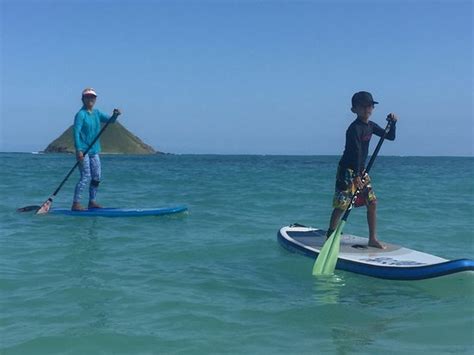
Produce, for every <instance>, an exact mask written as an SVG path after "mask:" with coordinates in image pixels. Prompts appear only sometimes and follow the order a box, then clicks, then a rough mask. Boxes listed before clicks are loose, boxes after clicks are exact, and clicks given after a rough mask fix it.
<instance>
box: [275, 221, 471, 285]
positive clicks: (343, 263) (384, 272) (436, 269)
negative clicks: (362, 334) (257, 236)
mask: <svg viewBox="0 0 474 355" xmlns="http://www.w3.org/2000/svg"><path fill="white" fill-rule="evenodd" d="M278 241H279V242H280V244H281V245H282V246H283V247H284V248H286V249H288V250H290V251H293V252H297V253H299V254H303V255H306V256H309V257H311V258H313V259H316V258H317V257H318V255H319V252H320V250H321V248H322V247H323V244H324V242H325V241H326V231H325V230H321V229H316V228H310V227H306V226H302V225H298V224H295V225H291V226H287V227H283V228H281V229H280V231H279V232H278ZM367 242H368V239H367V238H362V237H357V236H355V235H351V234H342V235H341V244H340V251H339V259H338V261H337V265H336V269H340V270H345V271H351V272H354V273H357V274H363V275H367V276H373V277H378V278H382V279H391V280H422V279H429V278H433V277H439V276H444V275H449V274H454V273H457V272H461V271H470V270H471V271H472V270H474V260H471V259H458V260H447V259H443V258H440V257H438V256H435V255H431V254H427V253H422V252H419V251H416V250H412V249H408V248H404V247H401V246H399V245H395V244H388V243H384V244H385V245H386V247H387V249H379V248H373V247H369V246H367Z"/></svg>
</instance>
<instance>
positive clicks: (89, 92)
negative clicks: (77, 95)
mask: <svg viewBox="0 0 474 355" xmlns="http://www.w3.org/2000/svg"><path fill="white" fill-rule="evenodd" d="M86 95H94V96H97V93H96V92H95V90H94V89H93V88H87V89H84V90H83V91H82V96H86Z"/></svg>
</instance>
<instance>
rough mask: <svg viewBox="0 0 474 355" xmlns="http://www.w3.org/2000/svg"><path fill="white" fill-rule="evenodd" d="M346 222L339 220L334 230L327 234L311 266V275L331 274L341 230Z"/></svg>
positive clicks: (337, 251)
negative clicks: (326, 238) (327, 236)
mask: <svg viewBox="0 0 474 355" xmlns="http://www.w3.org/2000/svg"><path fill="white" fill-rule="evenodd" d="M345 224H346V222H345V221H344V220H341V221H340V222H339V224H338V226H337V228H336V230H335V231H334V232H333V233H332V234H331V235H330V236H329V238H328V240H326V242H325V243H324V245H323V248H322V249H321V251H320V252H319V255H318V257H317V258H316V261H315V263H314V266H313V275H332V274H333V273H334V269H335V268H336V264H337V258H338V257H339V244H340V241H341V234H342V230H343V229H344V225H345Z"/></svg>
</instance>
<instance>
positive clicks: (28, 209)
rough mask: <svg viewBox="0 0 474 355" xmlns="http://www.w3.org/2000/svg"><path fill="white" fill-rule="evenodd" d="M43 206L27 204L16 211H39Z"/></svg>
mask: <svg viewBox="0 0 474 355" xmlns="http://www.w3.org/2000/svg"><path fill="white" fill-rule="evenodd" d="M40 207H41V206H38V205H33V206H25V207H20V208H17V209H16V211H17V212H31V211H35V212H36V211H38V210H39V209H40Z"/></svg>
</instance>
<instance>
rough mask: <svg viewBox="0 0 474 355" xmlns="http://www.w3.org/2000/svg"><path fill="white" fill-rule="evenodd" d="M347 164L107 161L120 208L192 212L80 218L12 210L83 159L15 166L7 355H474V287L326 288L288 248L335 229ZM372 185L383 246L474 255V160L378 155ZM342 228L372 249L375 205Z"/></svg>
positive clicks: (6, 242)
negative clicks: (291, 231) (298, 238)
mask: <svg viewBox="0 0 474 355" xmlns="http://www.w3.org/2000/svg"><path fill="white" fill-rule="evenodd" d="M338 158H339V157H335V156H333V157H326V156H304V157H290V156H281V157H278V156H204V155H202V156H199V155H196V156H193V155H189V156H173V155H167V156H158V155H157V156H145V157H137V156H102V165H103V183H102V185H101V188H100V192H99V202H101V203H102V204H104V205H105V206H109V207H161V206H167V205H174V204H186V205H187V206H188V207H189V213H186V214H181V215H176V216H169V217H145V218H129V219H116V218H113V219H107V218H95V219H94V218H82V219H81V218H75V217H68V216H51V215H46V216H34V215H32V214H28V213H16V212H15V208H17V207H21V206H25V205H32V204H41V203H42V202H43V201H44V200H45V199H46V198H47V197H48V195H49V194H51V193H52V192H53V191H54V189H55V188H56V187H57V185H58V184H59V183H60V182H61V180H62V179H63V177H64V176H65V174H66V173H67V171H68V170H69V169H70V167H71V166H72V165H73V164H74V160H73V157H72V156H69V155H32V154H6V153H2V154H0V164H1V168H2V172H3V174H2V179H1V181H0V191H1V196H2V199H1V200H0V212H1V225H0V232H1V233H0V241H1V245H0V267H1V275H0V276H1V277H0V292H1V294H0V329H1V331H0V345H1V346H0V348H1V350H0V353H2V354H62V353H67V354H109V353H114V354H188V353H189V354H221V353H231V354H274V353H281V354H283V353H285V354H315V353H322V352H328V353H337V354H381V353H389V354H392V353H393V354H395V353H402V354H411V353H429V354H433V353H435V354H440V353H461V354H463V353H464V354H469V353H473V352H474V341H473V334H474V307H473V306H474V301H473V294H474V293H473V291H474V284H473V281H474V277H473V275H472V274H467V273H463V274H457V275H455V276H452V277H447V278H446V277H445V278H439V279H432V280H427V281H387V280H379V279H375V278H370V277H366V276H360V275H356V274H352V273H347V272H341V271H337V272H336V274H335V275H334V276H333V277H328V278H322V279H317V278H315V277H313V276H312V275H311V269H312V265H313V261H312V260H311V259H309V258H306V257H303V256H301V255H298V254H292V253H290V252H288V251H286V250H285V249H283V248H282V247H280V245H279V244H278V242H277V239H276V234H277V231H278V229H279V228H280V227H282V226H284V225H287V224H290V223H293V222H299V223H303V224H307V225H312V226H315V227H321V228H326V225H327V221H328V217H329V213H330V211H331V198H332V193H333V185H334V175H335V170H336V165H337V161H338ZM371 175H372V178H373V181H374V188H375V191H376V193H377V196H378V199H379V205H378V213H379V218H378V224H379V238H380V239H381V240H383V241H387V242H392V243H397V244H402V245H404V246H406V247H409V248H412V249H417V250H421V251H424V252H428V253H432V254H435V255H439V256H442V257H445V258H448V259H455V258H463V257H467V258H474V245H473V235H474V232H473V230H474V159H473V158H416V157H379V158H377V161H376V163H375V165H374V168H373V173H372V174H371ZM76 181H77V174H74V175H73V176H72V177H71V179H70V181H68V183H67V184H66V185H65V186H64V187H63V189H62V190H61V192H60V193H59V194H58V196H57V197H56V198H55V200H54V206H56V207H68V206H69V205H70V203H71V198H72V193H73V188H74V184H75V182H76ZM345 230H346V231H347V232H348V233H353V234H357V235H361V236H366V235H367V225H366V221H365V211H364V210H363V209H358V210H356V211H354V212H352V214H351V216H350V218H349V221H348V224H347V226H346V229H345Z"/></svg>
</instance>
